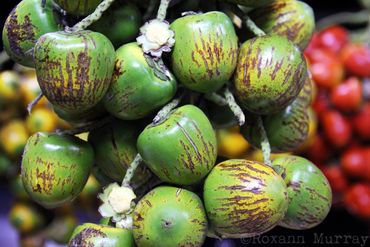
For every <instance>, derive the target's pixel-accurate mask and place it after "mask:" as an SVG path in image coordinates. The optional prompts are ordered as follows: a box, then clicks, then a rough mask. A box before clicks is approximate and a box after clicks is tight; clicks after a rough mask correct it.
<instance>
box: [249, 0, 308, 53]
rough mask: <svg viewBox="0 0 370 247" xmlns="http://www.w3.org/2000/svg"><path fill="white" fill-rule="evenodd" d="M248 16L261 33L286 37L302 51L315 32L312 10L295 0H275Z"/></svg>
mask: <svg viewBox="0 0 370 247" xmlns="http://www.w3.org/2000/svg"><path fill="white" fill-rule="evenodd" d="M248 15H249V16H250V17H251V18H252V20H253V21H254V22H255V23H256V25H257V26H258V27H259V28H261V29H262V30H263V31H265V32H266V33H268V34H276V35H280V36H284V37H287V38H288V39H289V40H290V41H292V42H293V43H294V44H295V45H297V46H298V47H299V48H300V49H301V50H302V51H303V50H304V49H305V48H306V47H307V45H308V43H309V41H310V39H311V37H312V34H313V32H314V31H315V16H314V13H313V11H312V8H311V7H310V6H309V5H307V4H306V3H303V2H300V1H296V0H276V1H274V2H273V3H271V4H269V5H266V6H263V7H261V8H258V9H255V10H253V11H252V12H251V13H249V14H248Z"/></svg>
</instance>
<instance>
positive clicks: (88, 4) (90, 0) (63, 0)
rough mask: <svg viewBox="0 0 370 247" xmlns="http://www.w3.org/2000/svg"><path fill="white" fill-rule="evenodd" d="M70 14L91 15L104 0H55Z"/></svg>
mask: <svg viewBox="0 0 370 247" xmlns="http://www.w3.org/2000/svg"><path fill="white" fill-rule="evenodd" d="M54 1H55V3H57V4H58V5H59V6H60V7H61V8H62V9H64V10H65V11H66V12H67V13H68V14H71V15H75V16H85V15H89V14H91V13H92V12H94V10H95V9H96V7H97V6H98V5H99V4H100V3H101V2H102V1H103V0H54Z"/></svg>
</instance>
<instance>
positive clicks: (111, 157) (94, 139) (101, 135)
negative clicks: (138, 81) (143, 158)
mask: <svg viewBox="0 0 370 247" xmlns="http://www.w3.org/2000/svg"><path fill="white" fill-rule="evenodd" d="M138 135H139V131H138V128H137V125H136V124H135V123H132V122H124V121H121V120H113V121H111V122H110V123H109V124H107V125H105V126H103V127H102V128H99V129H95V130H92V131H91V132H90V134H89V142H90V143H91V145H92V146H93V147H94V151H95V163H96V164H97V166H98V167H99V169H100V170H101V171H102V172H103V174H104V175H106V176H107V177H109V178H111V179H113V180H115V181H116V182H122V179H123V177H124V176H125V174H126V171H127V168H128V167H129V166H130V164H131V162H132V161H133V160H134V158H135V156H136V154H137V149H136V140H137V137H138ZM150 175H151V174H150V172H149V171H148V169H146V168H145V166H143V165H141V166H139V167H138V169H137V170H136V171H135V175H134V177H133V180H132V185H133V186H134V187H137V186H138V185H140V184H142V183H145V182H146V181H147V180H148V178H149V177H150Z"/></svg>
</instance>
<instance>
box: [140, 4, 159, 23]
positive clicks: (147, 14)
mask: <svg viewBox="0 0 370 247" xmlns="http://www.w3.org/2000/svg"><path fill="white" fill-rule="evenodd" d="M157 2H158V0H150V2H149V6H148V8H147V9H146V11H145V14H144V16H143V20H145V21H147V20H148V19H149V18H150V17H151V16H152V14H153V11H154V9H155V6H156V5H157Z"/></svg>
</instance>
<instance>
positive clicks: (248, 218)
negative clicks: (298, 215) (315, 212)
mask: <svg viewBox="0 0 370 247" xmlns="http://www.w3.org/2000/svg"><path fill="white" fill-rule="evenodd" d="M203 199H204V205H205V208H206V212H207V216H208V219H209V222H210V228H211V230H212V231H213V232H214V233H215V234H216V236H219V237H221V238H243V237H252V236H256V235H260V234H262V233H264V232H267V231H269V230H271V229H272V228H273V227H275V226H276V225H277V224H278V223H279V222H280V221H281V220H282V219H283V218H284V215H285V213H286V211H287V208H288V197H287V188H286V185H285V183H284V180H283V179H282V178H281V177H280V176H279V175H278V174H277V173H276V172H275V171H274V170H273V169H272V168H271V167H269V166H267V165H264V164H261V163H258V162H257V161H248V160H239V159H234V160H227V161H224V162H222V163H220V164H218V165H216V166H215V167H214V168H213V170H212V171H211V173H210V174H209V175H208V177H207V178H206V180H205V183H204V192H203Z"/></svg>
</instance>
